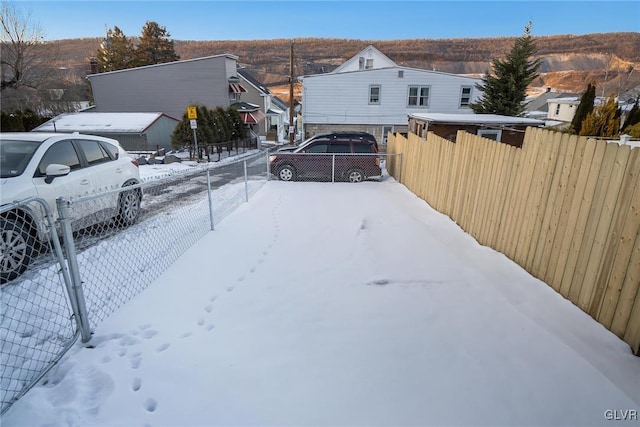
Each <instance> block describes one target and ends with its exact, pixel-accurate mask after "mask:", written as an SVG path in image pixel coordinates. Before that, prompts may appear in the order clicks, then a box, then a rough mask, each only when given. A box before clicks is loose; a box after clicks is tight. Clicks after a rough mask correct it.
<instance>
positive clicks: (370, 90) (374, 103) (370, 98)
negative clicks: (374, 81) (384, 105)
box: [369, 85, 382, 105]
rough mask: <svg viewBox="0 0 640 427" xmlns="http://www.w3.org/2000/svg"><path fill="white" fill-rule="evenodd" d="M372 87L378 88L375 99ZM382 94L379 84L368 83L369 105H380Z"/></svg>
mask: <svg viewBox="0 0 640 427" xmlns="http://www.w3.org/2000/svg"><path fill="white" fill-rule="evenodd" d="M372 89H378V95H377V99H376V100H374V99H373V93H372ZM381 94H382V86H381V85H369V105H380V96H381Z"/></svg>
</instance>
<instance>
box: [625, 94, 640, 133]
mask: <svg viewBox="0 0 640 427" xmlns="http://www.w3.org/2000/svg"><path fill="white" fill-rule="evenodd" d="M638 100H640V97H639V98H636V102H635V104H633V107H631V110H630V111H629V114H627V118H626V119H625V120H624V124H623V125H622V130H623V131H624V132H626V131H627V129H628V128H630V127H632V126H634V125H635V124H637V123H640V108H638Z"/></svg>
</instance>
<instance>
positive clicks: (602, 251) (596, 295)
mask: <svg viewBox="0 0 640 427" xmlns="http://www.w3.org/2000/svg"><path fill="white" fill-rule="evenodd" d="M628 159H629V146H623V147H620V148H619V149H618V150H616V161H615V163H614V165H613V170H612V173H611V178H610V179H609V187H608V189H607V194H606V195H605V200H604V209H603V210H602V214H601V215H600V222H599V223H598V228H597V230H596V235H595V239H594V246H593V248H592V249H591V257H590V260H589V265H588V267H587V272H586V275H585V279H586V280H585V281H590V280H593V293H592V295H591V301H590V302H589V308H588V309H587V313H589V315H590V316H591V317H593V318H594V319H597V316H598V312H599V311H600V305H601V302H602V298H603V295H604V292H605V288H606V277H608V275H609V271H610V268H611V264H612V262H613V260H611V259H607V254H608V251H609V250H610V246H609V245H610V244H611V243H614V242H611V241H610V239H609V236H610V233H611V232H613V231H615V230H613V228H614V227H613V222H614V219H615V214H616V204H617V202H618V194H619V193H620V187H621V185H622V181H623V179H624V172H625V170H626V167H627V161H628ZM609 256H612V255H609ZM605 272H606V274H605ZM605 276H606V277H605ZM592 277H593V278H594V279H591V278H592Z"/></svg>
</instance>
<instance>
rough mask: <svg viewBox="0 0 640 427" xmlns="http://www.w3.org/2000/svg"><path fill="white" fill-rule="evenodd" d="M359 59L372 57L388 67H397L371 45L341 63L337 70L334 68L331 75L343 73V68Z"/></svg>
mask: <svg viewBox="0 0 640 427" xmlns="http://www.w3.org/2000/svg"><path fill="white" fill-rule="evenodd" d="M360 57H367V58H372V57H373V58H374V59H375V57H378V59H380V60H382V62H384V63H386V64H387V65H388V66H389V65H397V64H396V63H395V62H394V61H393V60H392V59H391V58H389V57H388V56H387V55H385V54H384V53H382V52H380V50H378V49H376V48H375V47H374V46H372V45H369V46H367V47H365V48H364V49H362V50H361V51H360V52H358V53H357V54H355V55H353V56H352V57H351V58H349V59H347V60H346V61H345V62H343V63H342V64H341V65H339V66H338V67H337V68H335V69H334V70H333V71H332V73H341V72H343V71H342V70H344V69H345V68H347V67H349V65H350V64H352V63H354V61H356V60H358V59H359V58H360Z"/></svg>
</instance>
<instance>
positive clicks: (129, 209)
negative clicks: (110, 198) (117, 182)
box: [115, 182, 142, 227]
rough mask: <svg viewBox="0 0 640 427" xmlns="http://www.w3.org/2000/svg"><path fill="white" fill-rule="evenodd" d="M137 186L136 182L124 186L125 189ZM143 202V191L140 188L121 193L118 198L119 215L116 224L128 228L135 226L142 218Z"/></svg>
mask: <svg viewBox="0 0 640 427" xmlns="http://www.w3.org/2000/svg"><path fill="white" fill-rule="evenodd" d="M135 184H136V183H135V182H131V183H127V184H125V185H123V187H127V186H130V185H135ZM141 202H142V191H141V190H140V189H139V188H134V189H132V190H127V191H123V192H122V193H120V195H119V196H118V215H117V216H116V218H115V221H116V224H117V225H118V226H120V227H128V226H130V225H132V224H135V222H136V221H137V220H138V217H139V216H140V205H141Z"/></svg>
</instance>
